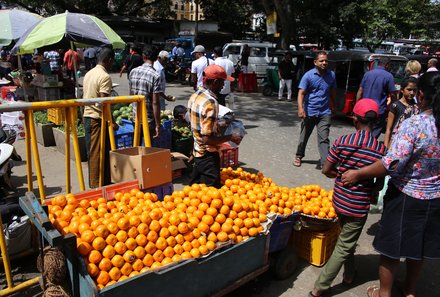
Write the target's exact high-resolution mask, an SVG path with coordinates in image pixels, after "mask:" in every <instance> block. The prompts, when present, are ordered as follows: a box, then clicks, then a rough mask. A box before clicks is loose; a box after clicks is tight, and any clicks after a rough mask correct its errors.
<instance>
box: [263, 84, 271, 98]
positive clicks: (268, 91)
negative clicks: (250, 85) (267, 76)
mask: <svg viewBox="0 0 440 297" xmlns="http://www.w3.org/2000/svg"><path fill="white" fill-rule="evenodd" d="M263 95H264V96H271V95H272V88H271V87H270V86H264V88H263Z"/></svg>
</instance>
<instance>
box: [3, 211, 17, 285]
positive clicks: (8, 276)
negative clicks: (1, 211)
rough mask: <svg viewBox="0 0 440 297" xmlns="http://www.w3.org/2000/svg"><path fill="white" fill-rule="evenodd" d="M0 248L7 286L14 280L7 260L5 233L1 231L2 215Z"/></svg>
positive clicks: (12, 283)
mask: <svg viewBox="0 0 440 297" xmlns="http://www.w3.org/2000/svg"><path fill="white" fill-rule="evenodd" d="M0 227H1V228H0V248H1V251H2V255H3V267H4V268H5V275H6V282H7V284H8V288H12V287H13V286H14V281H13V279H12V274H11V262H10V261H9V253H8V247H7V246H6V240H5V233H4V232H3V221H2V216H0Z"/></svg>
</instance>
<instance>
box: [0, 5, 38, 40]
mask: <svg viewBox="0 0 440 297" xmlns="http://www.w3.org/2000/svg"><path fill="white" fill-rule="evenodd" d="M42 19H43V18H42V17H41V16H39V15H38V14H35V13H30V12H27V11H23V10H19V9H2V10H0V47H1V46H8V45H10V44H11V43H12V42H13V41H15V40H17V39H19V38H20V37H21V36H22V35H23V34H24V33H25V32H26V30H27V29H29V28H30V27H32V26H33V25H35V24H37V23H38V22H40V21H41V20H42Z"/></svg>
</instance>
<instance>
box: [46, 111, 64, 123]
mask: <svg viewBox="0 0 440 297" xmlns="http://www.w3.org/2000/svg"><path fill="white" fill-rule="evenodd" d="M47 119H48V120H49V122H52V123H54V124H55V125H61V124H62V123H63V122H64V121H65V120H66V115H65V112H64V109H62V108H48V109H47Z"/></svg>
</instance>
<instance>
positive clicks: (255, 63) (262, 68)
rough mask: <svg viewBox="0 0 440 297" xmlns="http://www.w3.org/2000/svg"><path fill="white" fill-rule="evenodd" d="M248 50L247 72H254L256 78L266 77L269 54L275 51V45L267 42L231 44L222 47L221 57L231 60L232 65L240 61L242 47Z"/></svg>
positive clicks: (269, 59)
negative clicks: (246, 46)
mask: <svg viewBox="0 0 440 297" xmlns="http://www.w3.org/2000/svg"><path fill="white" fill-rule="evenodd" d="M245 44H247V45H248V46H249V48H250V55H249V65H248V72H255V73H256V74H257V77H258V78H262V77H265V76H266V69H267V68H268V67H270V66H269V62H270V61H271V57H270V55H269V53H272V52H274V51H275V47H276V44H274V43H269V42H258V43H256V42H252V41H249V42H247V41H243V42H232V43H227V44H225V46H224V47H223V56H224V57H227V58H228V59H229V60H231V61H232V62H233V63H234V65H235V64H237V63H238V61H239V60H240V54H241V51H242V50H243V47H244V45H245Z"/></svg>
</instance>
